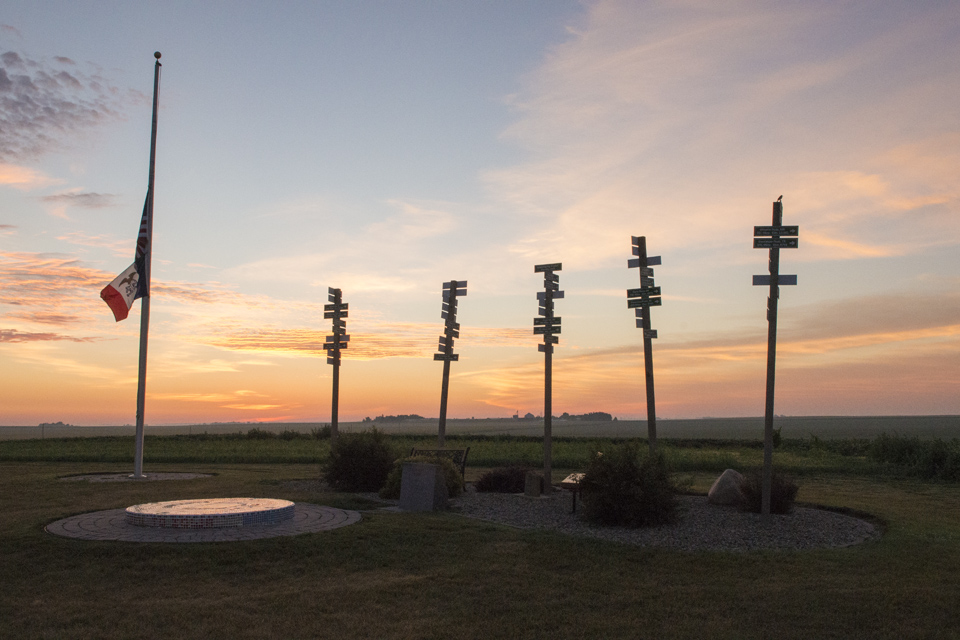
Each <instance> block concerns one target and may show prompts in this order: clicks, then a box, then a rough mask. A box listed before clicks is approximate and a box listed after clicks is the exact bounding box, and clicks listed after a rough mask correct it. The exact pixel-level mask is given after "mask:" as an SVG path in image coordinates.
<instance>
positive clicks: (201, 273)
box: [0, 0, 960, 425]
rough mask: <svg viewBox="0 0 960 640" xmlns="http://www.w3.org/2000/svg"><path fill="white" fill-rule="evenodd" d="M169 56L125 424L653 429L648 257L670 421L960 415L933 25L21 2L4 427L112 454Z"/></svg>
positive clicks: (1, 382) (844, 19) (882, 12)
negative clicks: (333, 320) (636, 312)
mask: <svg viewBox="0 0 960 640" xmlns="http://www.w3.org/2000/svg"><path fill="white" fill-rule="evenodd" d="M154 51H161V52H162V54H163V58H162V60H161V62H162V63H163V72H162V79H161V88H160V105H161V110H160V115H159V134H158V142H157V147H158V151H157V170H156V176H157V177H156V205H155V207H156V208H155V223H154V225H155V226H154V257H153V268H154V282H153V298H152V304H151V335H150V357H149V367H148V388H147V389H148V393H147V408H146V422H147V423H148V424H164V423H185V422H212V421H232V420H239V421H248V420H264V421H325V420H329V418H330V392H331V390H330V387H331V367H330V366H328V365H327V364H326V359H325V354H324V352H323V351H322V350H320V345H321V344H322V342H323V337H324V336H325V335H327V334H328V333H329V328H330V325H329V320H327V321H325V320H323V304H324V303H326V293H327V287H340V288H341V289H342V290H343V297H344V300H345V301H346V302H347V303H349V305H350V315H349V318H348V321H347V329H348V333H349V334H350V335H351V342H350V347H349V349H348V350H347V352H346V354H345V356H344V361H343V366H342V369H341V396H340V418H341V420H358V419H361V418H363V417H364V416H376V415H378V414H381V413H385V414H399V413H419V414H422V415H425V416H436V415H438V413H439V395H440V377H441V370H442V365H441V363H439V362H434V361H433V359H432V354H433V353H434V352H435V351H436V346H437V336H439V335H440V333H441V330H442V322H443V321H442V319H441V317H440V305H441V285H442V283H443V281H445V280H450V279H453V278H456V279H458V280H467V281H468V295H467V297H466V298H463V299H461V301H460V307H459V317H458V320H459V321H460V323H461V326H462V328H461V337H460V339H459V340H458V341H457V345H456V351H457V352H458V353H460V354H461V355H460V361H459V362H456V363H453V366H452V372H453V373H452V378H451V387H450V404H449V415H450V416H451V417H471V416H476V417H503V416H511V415H513V414H514V413H515V412H517V411H519V412H520V413H521V414H523V413H526V412H528V411H529V412H532V413H534V414H539V413H541V412H542V409H543V400H542V398H543V395H542V394H543V390H542V389H543V387H542V385H543V355H542V354H541V353H538V351H537V346H536V345H537V342H538V337H536V336H534V335H533V334H532V328H531V327H532V319H533V317H534V316H535V315H536V314H537V302H536V292H537V291H538V290H541V289H542V278H541V277H540V276H539V275H538V274H535V273H534V270H533V266H534V265H535V264H538V263H543V262H562V263H563V270H562V271H560V272H559V274H560V285H561V289H563V290H564V291H565V292H566V297H565V298H564V299H563V300H561V301H559V302H558V303H557V306H556V314H557V315H559V316H561V317H562V318H563V333H562V334H561V336H560V344H559V346H558V348H557V350H556V352H555V356H554V404H553V406H554V413H555V414H560V413H561V412H564V411H567V412H570V413H583V412H588V411H608V412H610V413H613V414H614V415H617V416H619V417H621V418H637V417H641V416H645V414H646V408H645V396H644V392H643V361H642V341H641V332H640V331H638V330H637V329H636V328H635V324H634V316H633V312H632V310H629V309H627V306H626V295H625V289H627V288H632V287H637V286H639V280H638V274H637V271H636V270H635V269H627V266H626V263H627V259H628V258H629V257H630V237H631V236H634V235H636V236H639V235H644V236H646V237H647V246H648V249H649V252H650V254H652V255H661V256H662V260H663V264H662V266H660V267H657V268H656V283H657V285H659V286H660V287H661V288H662V290H663V294H664V297H663V306H662V307H660V308H656V309H654V310H653V313H652V326H653V327H654V328H655V329H657V330H658V331H659V339H657V340H655V341H654V362H655V368H656V384H657V409H658V415H660V416H662V417H664V418H689V417H701V416H759V415H762V414H763V402H764V375H765V366H766V362H765V356H766V330H767V326H766V321H765V315H764V314H765V307H766V293H767V291H766V288H764V287H753V286H752V285H751V276H752V275H753V274H762V273H765V272H766V267H767V252H766V251H762V250H755V249H753V248H752V236H753V226H754V225H765V224H770V210H771V203H772V202H773V201H774V200H776V199H777V197H778V196H780V195H781V194H782V195H783V203H784V205H783V206H784V223H785V224H790V225H799V226H800V247H799V249H796V250H784V251H782V252H781V272H782V273H786V274H797V277H798V280H799V284H798V286H795V287H783V288H782V294H781V300H780V332H779V357H778V370H777V405H776V412H777V413H779V414H787V415H883V414H960V251H958V248H960V109H958V100H960V65H958V64H957V61H958V60H960V4H958V3H945V2H923V1H913V2H880V1H871V2H835V1H832V0H830V1H813V0H811V1H804V2H759V1H757V2H751V1H742V2H713V1H706V0H704V1H696V0H691V1H684V2H647V1H642V0H623V1H616V0H610V1H606V0H601V1H596V2H574V1H569V0H552V1H550V2H546V1H539V2H517V1H515V0H467V1H465V2H446V3H444V2H433V1H429V2H428V1H422V2H421V1H406V2H386V1H384V2H376V1H369V2H286V1H281V2H276V3H269V4H268V3H262V2H239V1H238V2H203V3H197V2H157V3H142V2H138V3H130V2H120V1H116V2H97V3H91V2H40V3H38V2H35V1H34V0H8V1H7V2H5V3H4V8H3V9H2V10H0V54H2V56H0V65H2V66H0V424H8V425H15V424H37V423H39V422H52V421H58V420H60V421H64V422H70V423H73V424H123V423H133V422H134V420H135V406H136V398H135V395H136V368H137V339H138V332H139V324H140V318H139V307H140V303H139V302H137V303H136V304H135V305H134V309H133V311H132V312H131V315H130V317H129V318H128V319H127V320H124V321H123V322H120V323H116V322H114V319H113V316H112V314H111V312H110V310H109V308H108V307H107V306H106V305H105V304H104V303H103V302H102V301H101V300H100V298H99V292H100V290H101V289H102V288H103V286H104V285H106V284H107V283H109V282H110V281H111V280H112V279H113V278H114V276H116V275H117V274H118V273H120V272H121V271H123V270H124V269H125V268H126V267H127V266H129V264H130V263H131V262H132V260H133V252H134V245H135V240H136V233H137V229H138V226H139V221H140V213H141V209H142V206H143V198H144V195H145V192H146V186H147V172H148V161H149V141H150V97H151V91H152V83H153V63H154V58H153V52H154Z"/></svg>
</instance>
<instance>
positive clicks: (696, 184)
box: [485, 0, 960, 268]
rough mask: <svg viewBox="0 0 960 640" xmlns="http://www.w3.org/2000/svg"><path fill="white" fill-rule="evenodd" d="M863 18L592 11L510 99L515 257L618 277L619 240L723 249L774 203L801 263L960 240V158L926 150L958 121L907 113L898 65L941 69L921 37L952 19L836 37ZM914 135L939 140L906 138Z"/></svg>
mask: <svg viewBox="0 0 960 640" xmlns="http://www.w3.org/2000/svg"><path fill="white" fill-rule="evenodd" d="M691 6H694V7H696V9H695V10H691ZM862 11H864V8H863V7H857V6H854V5H843V6H840V5H835V4H831V3H822V2H811V3H804V4H796V5H789V6H788V5H782V4H780V5H770V4H767V3H762V2H745V3H734V4H731V3H726V4H723V3H720V4H717V3H693V4H692V5H691V3H682V4H677V3H666V2H650V3H646V2H645V3H636V2H620V1H616V0H602V1H599V2H594V3H590V4H589V5H588V7H587V13H586V17H585V19H584V20H583V22H582V24H580V25H578V26H577V27H576V28H574V29H572V30H571V37H570V38H569V39H568V40H567V41H566V42H564V43H561V44H559V45H557V46H556V47H554V48H553V49H552V50H551V51H550V52H549V54H548V55H547V56H546V57H545V59H544V62H543V64H542V65H541V66H540V68H538V69H537V70H536V71H535V72H533V73H531V74H530V75H529V76H528V78H527V82H526V84H525V87H524V89H523V90H522V91H520V92H519V93H518V94H517V95H515V96H512V97H511V102H510V106H511V107H512V108H513V109H514V110H515V112H516V116H517V117H516V121H515V122H514V123H513V124H512V125H511V126H510V127H508V128H507V129H506V130H505V131H504V139H505V140H506V141H509V142H513V143H515V144H517V145H519V146H521V147H522V148H523V149H524V150H526V151H527V153H528V158H529V159H528V160H527V161H526V162H523V163H521V164H518V165H515V166H512V167H506V168H498V169H493V170H491V171H489V172H487V174H486V175H485V179H486V182H487V184H488V186H489V188H490V190H491V193H492V194H493V196H494V198H497V199H499V200H501V201H502V202H503V203H504V206H506V207H509V208H510V209H511V210H513V211H515V212H517V213H518V214H519V216H518V221H517V223H516V225H515V229H516V233H515V234H514V235H513V237H514V238H515V239H514V240H513V242H512V243H511V244H510V250H511V252H513V253H515V254H517V255H521V256H524V257H533V256H534V255H536V254H537V252H538V250H539V249H540V248H541V247H543V246H550V247H552V248H553V250H554V251H555V252H556V253H557V255H563V256H564V261H565V262H569V263H570V264H571V266H574V265H576V266H577V267H585V268H592V267H597V266H603V265H609V264H613V263H614V262H613V261H614V260H616V258H617V256H618V255H619V253H620V252H622V244H623V238H624V237H626V236H628V235H630V234H633V235H639V234H640V233H643V234H645V235H647V236H648V237H650V238H651V239H654V240H655V242H656V246H657V247H658V248H659V249H658V250H661V249H668V250H669V249H674V248H682V249H692V248H696V247H698V246H703V247H720V246H723V245H728V246H732V244H733V243H734V242H737V241H738V240H737V239H738V238H739V237H740V235H742V233H743V230H744V229H746V228H749V226H750V225H752V224H758V223H759V221H758V220H756V216H755V213H754V212H757V211H760V212H762V211H763V209H764V208H765V203H767V202H769V201H771V200H774V199H776V197H777V195H779V194H781V193H783V194H785V196H786V198H785V202H787V203H788V205H787V206H788V211H789V215H790V216H791V217H790V220H793V221H794V222H795V223H800V224H801V226H803V228H804V234H807V233H808V232H813V234H814V235H813V236H810V238H811V240H812V241H813V242H812V243H809V244H808V245H806V246H810V247H811V248H815V249H814V250H813V251H812V252H810V253H808V257H812V259H836V258H839V257H844V258H850V257H877V256H878V255H883V256H889V255H899V254H903V253H915V252H918V251H922V250H923V249H924V248H926V247H930V246H938V245H942V244H945V243H947V244H949V243H957V242H958V241H960V216H957V215H956V212H957V210H958V209H960V198H958V194H960V156H958V154H957V153H956V151H955V149H956V145H955V144H953V145H952V147H953V148H952V149H951V144H949V143H944V142H940V143H937V142H936V141H935V140H936V139H939V138H946V139H947V140H950V139H952V137H953V136H954V135H956V134H955V132H954V131H953V128H952V125H951V123H952V119H951V117H952V116H950V114H949V110H948V109H947V108H946V107H945V101H944V100H942V99H940V100H935V99H932V96H930V97H931V99H929V100H914V101H910V100H908V99H907V98H906V96H908V95H909V94H910V93H911V92H912V91H917V92H920V93H922V94H923V95H925V96H927V95H928V94H930V92H931V89H930V88H929V87H927V86H926V84H925V82H926V81H925V80H924V79H923V78H922V77H920V76H919V74H916V73H913V72H912V71H910V72H908V71H907V67H906V66H905V65H904V64H903V63H902V60H903V59H904V56H907V57H910V56H920V59H918V60H917V63H918V64H922V63H923V61H924V60H923V57H922V56H923V55H927V56H930V55H934V56H935V55H936V54H932V53H931V52H930V50H931V49H932V50H934V51H935V50H936V45H935V44H933V43H934V42H936V40H935V39H933V40H931V33H933V32H939V31H943V30H944V29H945V26H943V25H944V24H945V23H944V20H945V19H947V18H948V16H952V18H956V17H957V10H956V8H953V9H951V10H949V11H948V10H939V9H934V8H933V7H927V8H924V9H921V10H918V11H911V12H910V15H909V18H910V19H909V20H906V21H905V20H903V19H900V18H896V17H895V16H892V15H887V16H885V20H884V21H881V22H878V23H877V24H876V25H874V26H873V27H871V28H869V29H864V30H862V31H858V32H857V33H856V34H854V36H855V37H847V36H849V34H845V35H844V36H843V37H840V38H839V39H838V40H831V39H830V38H837V37H838V34H835V33H832V31H833V30H834V29H835V28H836V27H835V26H834V25H835V24H840V23H846V22H858V21H860V19H861V18H862V16H860V15H859V13H860V12H862ZM952 18H951V19H952ZM784 24H790V25H791V28H790V29H789V30H788V31H786V32H785V31H784V30H783V25H784ZM828 34H830V35H828ZM821 39H823V43H825V42H827V41H830V42H832V44H831V46H830V47H828V48H827V47H824V46H821V45H822V44H823V43H821ZM837 42H840V43H841V44H839V45H838V44H837ZM944 42H949V39H945V40H944ZM920 50H924V51H927V53H926V54H920V53H916V52H917V51H920ZM941 52H942V55H949V54H948V53H947V51H946V50H945V49H943V48H942V47H941ZM893 69H895V70H896V71H891V70H893ZM890 73H893V76H894V77H891V78H889V80H888V81H887V82H885V83H878V82H877V81H876V79H877V78H879V77H884V76H885V74H890ZM940 77H941V80H942V81H943V87H953V86H956V83H957V82H958V81H960V73H957V72H954V74H953V76H952V77H950V78H949V79H947V78H943V77H942V76H940ZM891 83H895V84H896V85H897V86H898V90H897V91H896V92H891V91H889V84H891ZM881 85H882V86H881ZM944 91H946V89H945V88H941V89H940V92H941V93H943V92H944ZM858 102H869V103H870V104H871V105H872V107H871V114H873V115H872V116H871V117H872V118H874V119H876V121H877V122H884V123H885V124H884V125H883V126H884V127H886V129H885V130H884V131H885V135H884V136H878V135H876V131H875V130H874V129H872V128H871V127H870V125H869V124H867V122H866V121H864V120H860V121H857V120H856V118H855V117H853V116H851V115H850V114H851V113H859V112H860V111H859V110H858V109H857V108H853V107H850V108H849V109H848V108H847V107H849V106H850V105H853V104H857V103H858ZM947 102H948V101H947ZM918 121H924V122H925V123H926V124H927V125H928V126H929V127H930V128H932V129H938V133H937V136H936V138H931V139H930V140H928V141H922V142H919V143H917V142H915V141H914V140H912V139H911V129H912V125H911V124H910V123H913V122H918ZM934 123H936V124H934ZM814 139H815V140H816V143H815V144H814V143H812V142H811V141H812V140H814ZM906 165H910V168H909V169H907V170H906V171H903V170H901V168H903V167H905V166H906ZM935 165H936V166H935ZM928 168H929V169H931V170H930V171H927V169H928ZM761 221H762V219H761ZM945 230H946V233H944V231H945ZM805 237H806V235H805ZM802 242H805V241H802ZM728 253H729V252H728ZM713 258H714V256H711V259H713Z"/></svg>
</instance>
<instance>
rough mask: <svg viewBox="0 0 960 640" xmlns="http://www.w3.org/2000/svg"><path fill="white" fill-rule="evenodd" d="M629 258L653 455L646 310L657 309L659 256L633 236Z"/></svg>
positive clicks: (630, 304) (650, 335) (652, 334)
mask: <svg viewBox="0 0 960 640" xmlns="http://www.w3.org/2000/svg"><path fill="white" fill-rule="evenodd" d="M632 245H633V255H635V256H637V257H636V258H631V259H630V260H628V261H627V268H629V269H633V268H638V269H640V288H639V289H627V308H628V309H635V313H636V316H637V328H638V329H643V370H644V377H645V378H646V386H647V439H648V440H649V442H650V453H651V455H652V454H655V453H656V452H657V401H656V397H655V394H654V390H653V342H652V340H653V339H654V338H656V337H657V332H656V330H655V329H651V328H650V307H659V306H660V304H661V303H660V287H655V286H654V285H653V267H654V266H656V265H659V264H660V256H648V255H647V238H646V236H640V237H637V236H633V237H632Z"/></svg>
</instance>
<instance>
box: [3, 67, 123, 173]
mask: <svg viewBox="0 0 960 640" xmlns="http://www.w3.org/2000/svg"><path fill="white" fill-rule="evenodd" d="M123 96H124V94H123V92H121V91H120V90H119V89H118V88H117V87H116V86H114V85H113V84H112V83H111V81H110V80H108V79H107V78H105V77H104V76H103V75H101V74H100V73H99V72H97V71H94V72H93V73H92V74H88V73H85V72H83V71H80V70H79V69H77V65H76V64H75V63H74V62H73V61H72V60H70V59H69V58H65V57H63V56H58V57H56V58H54V59H53V60H52V61H51V62H47V61H44V60H38V59H34V58H32V57H30V56H27V55H26V54H20V53H17V52H16V51H7V52H6V53H4V54H2V55H0V162H12V161H14V160H16V161H22V160H23V159H34V158H38V157H40V156H42V155H43V154H45V153H47V152H49V151H51V150H54V149H57V148H59V147H61V146H62V145H63V144H64V143H65V139H66V138H67V137H69V136H76V135H78V134H82V133H83V132H86V131H89V130H90V129H92V128H95V127H97V126H100V125H102V124H104V123H106V122H108V121H110V120H114V119H117V118H119V117H120V114H121V112H122V109H123V100H124V99H123Z"/></svg>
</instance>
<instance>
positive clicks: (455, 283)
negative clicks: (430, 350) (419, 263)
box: [433, 280, 467, 449]
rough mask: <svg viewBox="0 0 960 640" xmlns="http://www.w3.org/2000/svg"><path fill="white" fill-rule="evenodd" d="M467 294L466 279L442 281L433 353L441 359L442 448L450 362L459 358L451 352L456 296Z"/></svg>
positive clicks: (456, 329)
mask: <svg viewBox="0 0 960 640" xmlns="http://www.w3.org/2000/svg"><path fill="white" fill-rule="evenodd" d="M465 295H467V281H466V280H451V281H450V282H444V283H443V310H442V311H441V313H440V317H441V318H443V319H444V320H445V322H444V325H443V335H442V336H440V344H439V346H438V347H437V350H438V351H439V353H435V354H433V359H434V360H442V361H443V383H442V384H441V386H440V425H439V427H438V430H437V446H438V447H439V448H440V449H442V448H443V447H444V441H445V439H446V435H447V391H448V390H449V388H450V363H451V362H455V361H457V360H459V359H460V356H459V354H456V353H454V352H453V341H454V339H456V338H459V337H460V324H459V323H458V322H457V298H458V297H460V296H465Z"/></svg>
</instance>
